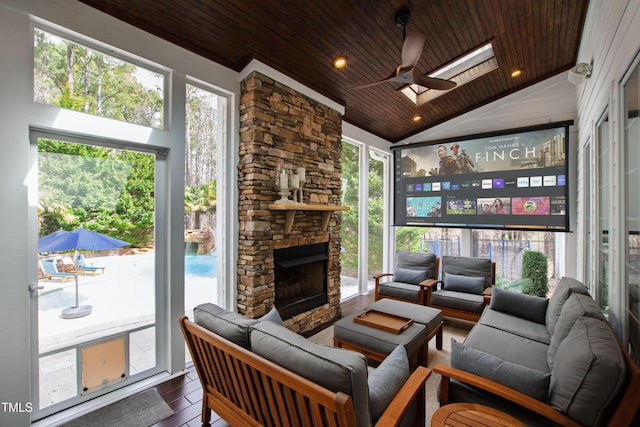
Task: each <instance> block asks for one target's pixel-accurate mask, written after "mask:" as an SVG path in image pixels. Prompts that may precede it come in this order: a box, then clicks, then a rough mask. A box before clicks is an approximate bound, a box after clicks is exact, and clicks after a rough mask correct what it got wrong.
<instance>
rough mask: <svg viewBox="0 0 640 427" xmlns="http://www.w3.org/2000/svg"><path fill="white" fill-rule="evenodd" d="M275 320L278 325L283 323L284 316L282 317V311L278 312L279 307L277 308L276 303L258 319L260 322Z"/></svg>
mask: <svg viewBox="0 0 640 427" xmlns="http://www.w3.org/2000/svg"><path fill="white" fill-rule="evenodd" d="M267 321H268V322H273V323H275V324H277V325H282V317H280V313H279V312H278V309H277V308H276V306H275V305H274V306H273V307H272V308H271V310H270V311H269V312H268V313H267V314H265V315H264V316H262V317H261V318H259V319H258V322H267Z"/></svg>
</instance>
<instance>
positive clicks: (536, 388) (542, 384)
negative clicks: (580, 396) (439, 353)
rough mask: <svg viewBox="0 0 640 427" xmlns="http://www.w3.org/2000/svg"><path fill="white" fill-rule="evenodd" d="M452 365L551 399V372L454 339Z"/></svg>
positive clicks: (538, 396)
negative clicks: (523, 364) (518, 362)
mask: <svg viewBox="0 0 640 427" xmlns="http://www.w3.org/2000/svg"><path fill="white" fill-rule="evenodd" d="M451 367H453V368H456V369H461V370H463V371H466V372H470V373H472V374H475V375H478V376H481V377H483V378H486V379H488V380H491V381H494V382H496V383H499V384H502V385H504V386H507V387H510V388H512V389H514V390H517V391H519V392H521V393H524V394H526V395H527V396H530V397H532V398H534V399H537V400H539V401H541V402H546V401H547V394H548V391H549V382H550V380H551V374H550V373H548V372H542V371H538V370H536V369H531V368H528V367H526V366H521V365H517V364H515V363H512V362H509V361H506V360H503V359H501V358H499V357H497V356H494V355H492V354H489V353H485V352H483V351H480V350H476V349H475V348H471V347H467V346H466V345H464V344H461V343H459V342H457V341H456V340H455V339H453V338H451Z"/></svg>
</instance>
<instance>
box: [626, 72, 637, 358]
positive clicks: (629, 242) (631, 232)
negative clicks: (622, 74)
mask: <svg viewBox="0 0 640 427" xmlns="http://www.w3.org/2000/svg"><path fill="white" fill-rule="evenodd" d="M639 88H640V65H638V66H636V68H635V70H633V72H632V73H631V75H630V76H629V78H628V80H627V82H626V83H625V84H624V113H625V114H624V150H625V156H624V158H625V175H626V192H627V194H626V196H627V197H626V198H625V201H626V215H625V217H626V230H627V239H626V268H625V276H626V293H627V295H626V297H627V298H626V300H627V303H626V311H627V316H628V333H629V350H630V354H631V357H633V359H634V360H635V361H636V363H638V362H640V201H639V200H640V189H639V188H638V182H640V169H639V165H640V89H639Z"/></svg>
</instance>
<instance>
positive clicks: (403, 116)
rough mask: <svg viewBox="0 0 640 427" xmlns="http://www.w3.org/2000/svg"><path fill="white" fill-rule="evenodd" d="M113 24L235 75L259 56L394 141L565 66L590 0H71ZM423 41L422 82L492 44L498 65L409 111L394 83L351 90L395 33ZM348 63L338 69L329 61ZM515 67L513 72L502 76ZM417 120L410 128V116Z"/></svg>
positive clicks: (372, 77)
mask: <svg viewBox="0 0 640 427" xmlns="http://www.w3.org/2000/svg"><path fill="white" fill-rule="evenodd" d="M81 1H82V2H83V3H86V4H87V5H89V6H92V7H94V8H96V9H99V10H101V11H103V12H105V13H107V14H109V15H112V16H114V17H116V18H118V19H120V20H122V21H125V22H127V23H129V24H132V25H134V26H136V27H139V28H141V29H142V30H145V31H147V32H149V33H152V34H154V35H156V36H158V37H161V38H163V39H165V40H168V41H170V42H172V43H174V44H176V45H179V46H181V47H183V48H185V49H188V50H191V51H193V52H195V53H197V54H199V55H202V56H204V57H206V58H209V59H211V60H212V61H215V62H217V63H219V64H222V65H224V66H226V67H228V68H231V69H233V70H235V71H241V70H242V69H243V68H244V67H245V66H246V65H247V64H248V63H249V62H250V61H251V60H252V59H254V58H255V59H257V60H259V61H261V62H263V63H265V64H267V65H269V66H271V67H273V68H275V69H277V70H279V71H281V72H283V73H285V74H286V75H288V76H290V77H291V78H293V79H295V80H297V81H299V82H300V83H302V84H304V85H306V86H308V87H310V88H311V89H314V90H316V91H317V92H319V93H321V94H323V95H325V96H327V97H329V98H330V99H332V100H334V101H337V102H339V103H341V104H342V105H345V110H346V112H345V115H344V117H343V119H344V120H345V121H346V122H349V123H351V124H353V125H355V126H357V127H359V128H362V129H364V130H366V131H369V132H371V133H373V134H375V135H378V136H380V137H382V138H384V139H386V140H388V141H390V142H397V141H400V140H402V139H404V138H406V137H409V136H411V135H414V134H416V133H418V132H421V131H423V130H426V129H428V128H430V127H433V126H435V125H437V124H439V123H442V122H444V121H446V120H448V119H451V118H453V117H456V116H458V115H460V114H463V113H465V112H468V111H471V110H473V109H475V108H477V107H479V106H482V105H484V104H487V103H489V102H492V101H495V100H497V99H500V98H501V97H504V96H506V95H509V94H511V93H513V92H517V91H519V90H521V89H523V88H525V87H527V86H530V85H532V84H535V83H538V82H540V81H542V80H545V79H547V78H549V77H552V76H554V75H556V74H558V73H560V72H563V71H566V70H568V69H570V68H571V67H572V66H574V65H575V63H576V60H577V54H578V48H579V43H580V38H581V36H582V29H583V25H584V20H585V16H586V11H587V6H588V0H428V1H426V0H424V1H416V0H413V1H409V0H346V1H336V0H334V1H322V0H313V1H310V0H260V1H258V0H136V1H131V0H81ZM401 9H409V10H410V11H411V15H412V18H411V22H410V23H409V24H408V26H407V30H408V31H409V30H411V29H420V30H422V31H423V32H424V33H425V34H426V43H425V47H424V50H423V52H422V57H421V59H420V61H419V62H418V66H417V69H418V70H420V71H421V72H423V73H425V74H428V73H430V72H432V71H433V70H436V69H437V68H439V67H441V66H442V65H444V64H446V63H447V62H449V61H451V60H452V59H454V58H456V57H458V56H460V55H463V54H465V53H467V52H469V51H471V50H472V49H474V48H476V47H478V46H480V45H482V44H484V43H486V42H487V41H492V42H493V47H494V51H495V55H496V59H497V61H498V65H499V68H498V69H497V70H495V71H493V72H490V73H489V74H487V75H485V76H483V77H480V78H478V79H476V80H474V81H473V82H471V83H468V84H466V85H463V86H460V87H459V88H457V89H455V90H452V91H449V92H448V93H446V94H445V95H443V96H440V97H439V98H437V99H435V100H433V101H431V102H429V103H427V104H425V105H423V106H420V107H418V106H416V105H415V104H413V103H412V102H411V101H409V100H408V99H407V98H406V97H405V96H404V95H402V94H401V93H400V92H398V91H397V89H398V88H399V87H400V84H399V83H383V84H380V85H377V86H374V87H370V88H367V89H360V90H355V89H351V87H353V86H358V85H363V84H366V83H369V82H373V81H376V80H379V79H381V78H383V77H386V76H387V75H389V73H390V72H391V71H392V70H394V69H395V67H396V66H397V65H398V64H399V63H400V53H401V50H402V41H403V40H402V39H403V35H402V29H401V28H399V27H398V26H396V23H395V14H396V12H397V11H399V10H401ZM337 56H346V57H347V60H348V65H347V66H346V67H345V68H343V69H336V68H334V67H333V66H332V61H333V59H334V58H335V57H337ZM516 68H519V69H521V70H522V75H521V76H520V77H518V78H512V77H511V72H512V71H513V70H514V69H516ZM415 115H420V116H421V117H422V119H421V120H420V121H418V122H414V121H413V120H412V118H413V117H414V116H415Z"/></svg>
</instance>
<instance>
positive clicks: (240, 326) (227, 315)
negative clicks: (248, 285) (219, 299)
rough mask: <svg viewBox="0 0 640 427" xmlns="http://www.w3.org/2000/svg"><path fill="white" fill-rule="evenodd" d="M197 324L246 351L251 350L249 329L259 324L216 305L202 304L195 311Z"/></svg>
mask: <svg viewBox="0 0 640 427" xmlns="http://www.w3.org/2000/svg"><path fill="white" fill-rule="evenodd" d="M193 317H194V321H195V323H196V324H198V325H200V326H202V327H204V328H206V329H208V330H210V331H211V332H213V333H214V334H218V335H220V336H221V337H223V338H226V339H228V340H229V341H232V342H234V343H235V344H238V345H239V346H242V347H244V348H246V349H249V348H250V344H249V328H250V327H251V326H252V325H255V324H256V323H257V320H255V319H249V318H248V317H246V316H243V315H242V314H240V313H234V312H231V311H227V310H225V309H224V308H222V307H220V306H217V305H215V304H211V303H206V304H200V305H198V306H197V307H196V308H194V309H193Z"/></svg>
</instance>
